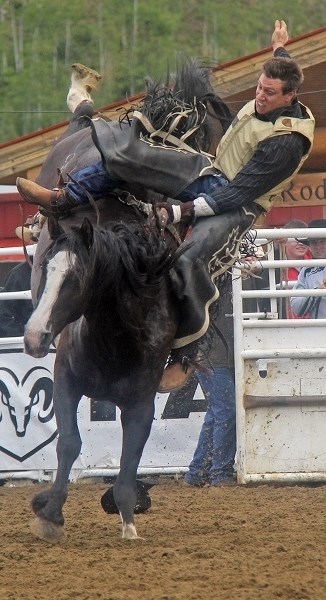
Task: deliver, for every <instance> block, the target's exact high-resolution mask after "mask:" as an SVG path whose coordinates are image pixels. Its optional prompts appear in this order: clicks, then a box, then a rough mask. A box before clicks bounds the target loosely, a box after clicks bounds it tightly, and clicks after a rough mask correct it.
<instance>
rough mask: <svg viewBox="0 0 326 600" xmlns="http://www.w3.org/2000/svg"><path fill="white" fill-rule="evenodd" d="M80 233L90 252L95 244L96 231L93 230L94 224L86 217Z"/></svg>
mask: <svg viewBox="0 0 326 600" xmlns="http://www.w3.org/2000/svg"><path fill="white" fill-rule="evenodd" d="M80 233H81V235H82V238H83V242H84V244H85V246H86V247H87V249H88V250H89V249H90V247H91V246H92V244H93V239H94V230H93V225H92V223H91V222H90V220H89V219H87V218H86V217H85V218H84V220H83V222H82V225H81V228H80Z"/></svg>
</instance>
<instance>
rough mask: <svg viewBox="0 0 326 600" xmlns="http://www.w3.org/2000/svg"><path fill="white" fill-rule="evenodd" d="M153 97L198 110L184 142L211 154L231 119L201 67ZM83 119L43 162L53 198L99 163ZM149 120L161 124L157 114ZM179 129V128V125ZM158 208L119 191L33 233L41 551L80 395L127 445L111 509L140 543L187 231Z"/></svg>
mask: <svg viewBox="0 0 326 600" xmlns="http://www.w3.org/2000/svg"><path fill="white" fill-rule="evenodd" d="M158 89H161V90H165V92H166V94H165V98H166V97H168V98H169V100H170V101H171V104H173V103H175V104H177V105H178V106H179V107H180V106H182V107H189V106H192V107H193V106H194V103H195V104H196V106H197V107H198V106H199V107H200V109H201V110H202V112H203V115H202V117H199V118H200V126H198V111H197V113H196V119H197V121H196V123H197V126H196V127H192V124H191V122H190V121H191V119H188V125H187V126H188V127H189V135H187V136H186V142H187V144H188V145H189V146H192V147H193V148H195V150H196V151H202V152H205V153H211V154H212V155H214V153H215V149H216V145H217V143H218V141H219V139H220V137H221V135H222V134H223V132H224V131H225V130H226V128H227V126H228V125H229V124H230V122H231V119H232V114H231V112H230V110H229V109H228V107H227V106H226V105H225V103H224V102H223V100H221V98H219V97H218V96H217V95H216V94H215V93H214V92H213V89H212V87H211V84H210V83H209V77H208V75H207V69H206V70H205V69H203V68H202V67H201V66H200V64H199V63H198V62H197V61H185V63H184V65H183V66H182V68H180V69H179V71H178V73H177V77H176V80H175V82H174V84H173V85H172V86H171V85H170V83H168V82H167V83H166V84H163V85H161V86H160V87H159V88H158V87H157V86H156V85H154V84H153V83H152V82H148V90H147V93H146V95H145V97H144V102H145V103H146V100H148V99H152V98H153V95H154V94H157V90H158ZM88 109H89V107H88ZM91 117H92V114H89V110H88V114H87V115H85V114H84V113H83V112H80V107H77V109H76V111H75V113H74V116H73V119H72V121H71V123H70V125H69V127H68V129H67V131H66V132H65V134H64V135H63V137H62V139H61V140H59V141H58V142H57V143H56V144H55V146H54V147H53V148H52V150H51V151H50V153H49V156H48V157H47V159H46V161H45V162H44V164H43V167H42V170H41V173H40V175H39V177H38V183H40V184H41V185H44V186H45V187H48V188H53V187H55V186H56V185H57V184H58V172H60V178H65V177H73V176H74V173H75V172H76V171H77V170H78V169H80V168H82V167H84V166H86V165H88V164H91V163H93V162H96V161H98V160H100V157H101V155H100V152H99V150H98V148H97V147H96V145H95V144H94V143H93V136H92V133H93V129H92V127H91V126H89V125H90V124H91ZM156 117H158V119H160V117H161V115H160V112H159V111H158V114H157V115H156ZM124 118H125V119H129V118H130V115H129V114H126V115H124ZM161 120H162V119H161ZM178 123H180V128H179V129H180V131H181V130H182V129H183V130H184V127H185V126H186V124H185V123H183V124H182V121H180V120H178ZM181 124H182V127H181ZM190 130H191V131H190ZM176 169H178V165H177V164H176ZM163 199H164V198H163ZM159 200H161V201H162V196H160V195H159V194H157V193H156V192H153V191H152V190H151V189H147V188H146V187H145V186H144V185H141V183H139V184H135V185H130V184H129V185H127V184H126V185H124V186H122V189H119V190H117V191H116V192H115V193H113V194H110V195H109V197H106V198H103V200H100V201H98V202H96V205H95V203H94V202H90V204H89V205H88V206H86V207H83V208H81V209H80V210H76V209H74V210H73V211H72V214H71V216H69V217H67V218H64V219H60V220H59V221H58V220H56V219H53V218H50V217H49V218H48V220H47V223H46V224H45V225H44V227H43V229H42V231H41V235H40V238H39V242H38V247H37V252H36V255H35V258H34V264H33V273H32V297H33V303H34V307H35V309H34V312H33V314H32V316H31V318H30V320H29V321H28V323H27V325H26V329H25V336H24V343H25V350H26V352H27V353H28V354H30V355H32V356H34V357H43V356H45V355H46V354H47V352H48V350H49V348H50V345H51V344H53V343H54V344H55V345H56V359H55V365H54V390H53V402H54V410H55V416H56V420H57V427H58V441H57V458H58V467H57V474H56V478H55V481H54V483H53V485H52V487H50V488H49V489H48V490H47V491H45V492H42V493H39V494H37V495H36V496H35V497H34V499H33V501H32V508H33V511H34V513H35V515H36V517H35V519H34V521H33V523H32V531H33V533H34V534H35V535H37V536H38V537H40V538H42V539H44V540H46V541H48V542H52V543H55V542H57V541H58V540H59V539H60V538H61V536H62V534H63V526H64V516H63V506H64V503H65V501H66V499H67V495H68V481H69V474H70V471H71V468H72V465H73V463H74V461H75V460H76V459H77V457H78V455H79V453H80V450H81V444H82V441H81V437H80V434H79V430H78V424H77V408H78V403H79V401H80V399H81V397H82V396H83V395H84V396H87V397H90V398H93V399H96V400H99V401H100V400H110V401H111V402H113V403H114V404H115V405H116V406H118V407H119V409H120V411H121V424H122V430H123V441H122V451H121V461H120V470H119V474H118V476H117V478H116V480H115V483H114V486H113V501H114V504H115V506H116V507H117V511H118V512H119V513H120V517H121V521H122V537H123V538H127V539H134V538H137V537H138V536H137V532H136V527H135V523H134V509H135V506H136V503H137V487H136V475H137V469H138V466H139V462H140V459H141V456H142V452H143V449H144V446H145V443H146V441H147V439H148V436H149V434H150V430H151V426H152V422H153V418H154V399H155V395H156V392H157V389H158V386H159V382H160V378H161V376H162V373H163V370H164V366H165V364H166V360H167V357H168V355H169V352H170V349H171V346H172V342H173V339H174V336H175V332H176V328H177V324H178V318H179V313H178V311H179V307H178V303H177V301H176V298H175V296H174V293H173V289H172V286H171V281H170V278H169V273H170V270H171V268H172V266H173V265H174V264H175V263H176V261H177V260H178V257H179V256H180V254H182V252H183V250H184V248H185V247H186V246H187V241H183V240H184V238H185V235H186V229H185V227H183V226H182V225H181V226H179V227H178V228H175V227H170V228H162V224H161V223H160V220H159V219H158V218H157V213H156V212H155V204H156V202H157V201H159ZM148 205H150V206H151V207H152V210H151V211H148V210H146V207H148Z"/></svg>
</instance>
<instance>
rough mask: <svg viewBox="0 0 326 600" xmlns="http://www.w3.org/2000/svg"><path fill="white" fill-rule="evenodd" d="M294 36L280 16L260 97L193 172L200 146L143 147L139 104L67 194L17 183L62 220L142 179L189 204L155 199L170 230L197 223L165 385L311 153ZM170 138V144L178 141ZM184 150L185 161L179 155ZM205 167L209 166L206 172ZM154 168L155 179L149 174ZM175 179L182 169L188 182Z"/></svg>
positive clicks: (181, 273) (185, 362) (182, 263)
mask: <svg viewBox="0 0 326 600" xmlns="http://www.w3.org/2000/svg"><path fill="white" fill-rule="evenodd" d="M288 39H289V36H288V31H287V25H286V23H285V22H284V21H283V20H276V22H275V29H274V32H273V34H272V46H273V51H274V57H273V58H271V59H270V60H268V61H266V63H265V64H264V65H263V69H262V73H261V75H260V77H259V80H258V83H257V89H256V95H255V99H254V100H251V101H250V102H248V103H247V104H245V106H243V108H241V109H240V111H239V112H238V114H237V116H236V117H235V119H234V120H233V122H232V124H231V125H230V126H229V128H228V129H227V131H226V132H225V133H224V135H223V137H222V139H221V141H220V143H219V144H218V147H217V150H216V156H215V157H213V159H212V161H211V160H210V159H209V158H207V156H205V157H204V156H203V154H202V153H197V154H195V160H196V165H197V168H194V162H193V157H194V154H193V152H178V153H176V151H175V146H177V147H178V143H174V148H170V150H169V143H167V145H166V146H165V147H164V149H163V150H162V148H161V145H160V144H157V145H156V146H155V144H154V146H155V150H153V144H152V143H151V144H149V143H143V140H144V139H145V141H146V140H148V139H149V136H151V137H152V135H151V134H150V133H149V130H148V129H146V118H145V117H146V115H142V112H141V110H140V111H136V112H134V117H133V119H132V121H131V126H130V128H129V129H128V130H127V133H125V134H124V137H123V136H122V134H121V133H120V129H121V128H120V129H119V133H117V131H118V130H114V131H113V128H110V127H109V128H107V129H108V131H110V132H111V134H112V135H113V133H114V132H116V133H114V137H115V142H114V143H112V144H108V147H107V148H106V150H107V152H106V156H107V160H106V163H105V164H103V163H102V162H100V163H96V164H94V165H89V166H88V167H86V168H85V169H83V170H81V171H78V172H77V173H75V175H74V181H70V182H68V183H67V184H66V185H65V186H64V187H63V188H61V189H60V190H48V189H46V188H43V187H41V186H38V185H37V184H35V183H34V182H31V181H28V180H26V179H22V178H18V180H17V188H18V191H19V192H20V194H21V195H22V197H23V198H24V199H25V200H26V202H29V203H31V204H38V205H40V206H42V207H43V209H45V210H47V211H48V212H49V213H52V214H55V215H57V216H58V217H59V216H64V215H65V214H67V210H68V212H69V211H70V210H71V209H72V208H73V207H76V206H78V205H80V204H85V202H88V197H89V196H88V193H89V194H91V196H93V198H94V199H96V198H101V197H103V195H104V194H108V193H110V192H111V191H113V190H114V189H116V188H117V187H119V184H120V186H121V181H122V179H123V181H127V182H128V183H131V184H133V183H137V181H138V183H139V178H140V177H141V178H142V181H143V183H144V185H145V184H146V186H147V187H148V188H150V189H153V190H154V191H156V192H158V193H161V194H165V195H166V196H168V197H170V198H176V199H177V200H179V201H180V202H181V203H178V204H177V203H174V202H172V203H169V202H163V203H160V204H158V205H157V206H158V208H159V216H160V220H161V223H162V224H163V222H164V225H165V226H167V225H170V224H172V223H178V222H180V221H184V222H186V223H188V224H189V223H193V227H192V233H191V237H190V238H189V242H190V244H189V247H188V248H187V250H186V251H185V252H184V253H183V254H182V255H181V256H180V257H179V259H178V260H177V261H176V264H175V267H174V268H173V269H172V270H171V273H170V279H171V282H172V287H173V290H174V292H175V296H176V298H178V300H179V302H180V309H179V314H180V323H179V327H178V331H177V332H176V337H175V340H174V343H173V349H172V352H171V355H170V361H169V364H168V365H167V367H166V369H165V371H164V374H163V379H162V381H161V385H160V391H164V392H169V391H172V390H175V389H178V388H179V387H182V386H183V385H184V384H185V383H186V381H187V379H188V378H189V377H190V376H191V374H192V373H193V372H194V370H195V368H196V366H197V365H196V354H197V347H198V340H199V339H200V337H201V336H202V335H204V334H205V332H206V330H207V328H208V325H209V307H210V305H211V304H212V303H213V302H214V301H215V300H216V299H217V298H218V288H217V284H216V282H218V278H219V277H220V275H221V274H222V273H223V272H225V270H226V269H228V268H229V267H230V266H231V265H232V263H233V262H234V260H235V257H236V255H237V250H238V247H239V242H240V240H241V238H242V236H243V235H245V233H246V232H247V231H248V230H249V229H250V228H251V227H252V226H253V224H254V223H255V221H256V220H257V219H258V218H259V217H260V216H261V215H263V214H264V213H266V211H268V210H270V208H271V207H272V206H273V203H274V201H275V198H277V197H278V195H279V194H281V192H282V191H283V190H284V189H286V187H287V185H288V184H289V182H290V181H291V179H292V178H293V177H294V175H295V174H296V173H297V172H298V171H299V170H300V168H301V167H302V165H303V163H304V161H305V160H306V158H307V157H308V155H309V153H310V151H311V147H312V143H313V134H314V126H315V121H314V117H313V115H312V113H311V111H310V110H309V108H308V107H306V106H304V105H303V104H302V103H301V102H299V101H298V98H297V92H298V89H299V87H300V85H301V83H302V82H303V73H302V69H301V68H300V67H299V65H298V64H297V62H296V61H295V60H293V59H291V57H290V55H289V53H288V52H287V51H286V49H285V48H284V45H285V44H286V42H287V41H288ZM150 125H151V124H150ZM150 129H151V126H150ZM154 130H155V128H154ZM124 131H125V132H126V130H125V129H124ZM107 135H108V136H109V133H107ZM126 136H127V139H126ZM109 137H110V136H109ZM111 137H112V136H111ZM174 137H175V136H172V138H174ZM172 138H166V141H167V142H171V144H172V142H173V140H172ZM172 145H173V144H172ZM135 148H136V149H137V150H135ZM169 152H170V154H168V153H169ZM157 153H160V156H162V155H164V157H165V158H164V161H165V163H166V162H167V158H168V156H170V158H171V157H173V161H172V163H173V169H174V171H173V172H172V173H171V174H169V176H164V177H159V176H158V172H159V169H158V168H157V163H158V158H157ZM177 154H178V156H179V158H178V160H179V161H181V160H182V167H181V163H180V164H179V162H178V161H177V160H175V157H176V155H177ZM142 156H143V160H142V159H141V157H142ZM203 161H204V162H203ZM207 161H208V162H207ZM165 163H164V166H165ZM199 164H200V169H199V170H198V165H199ZM204 164H205V165H206V167H209V173H207V174H206V172H207V169H206V167H205V169H204ZM150 165H151V168H150ZM186 165H187V168H186ZM155 167H156V168H155ZM190 167H191V168H190ZM161 168H162V167H161ZM203 170H204V171H205V173H204V174H203ZM165 172H166V169H165ZM151 173H154V174H155V176H152V177H150V175H151ZM185 173H186V174H187V175H186V176H185V175H184V174H185ZM177 175H178V176H180V175H182V177H183V180H182V182H181V183H180V179H179V177H177ZM80 184H81V185H80ZM163 188H164V189H163Z"/></svg>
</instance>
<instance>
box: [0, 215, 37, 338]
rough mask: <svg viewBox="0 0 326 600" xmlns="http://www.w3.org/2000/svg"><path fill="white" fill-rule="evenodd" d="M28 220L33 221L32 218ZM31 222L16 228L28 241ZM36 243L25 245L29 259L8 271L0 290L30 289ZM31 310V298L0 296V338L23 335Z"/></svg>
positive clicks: (20, 235) (19, 290) (21, 236)
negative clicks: (5, 298) (4, 298)
mask: <svg viewBox="0 0 326 600" xmlns="http://www.w3.org/2000/svg"><path fill="white" fill-rule="evenodd" d="M30 220H32V221H33V224H34V218H31V219H30ZM33 224H32V223H29V221H28V222H27V223H25V225H24V226H23V227H17V228H16V235H17V236H18V237H19V238H21V239H23V240H24V242H25V243H26V242H27V243H29V244H30V242H31V241H32V238H33V231H32V229H30V226H31V227H32V226H33ZM35 249H36V244H30V245H28V246H27V247H26V251H27V254H29V260H25V261H24V262H22V263H20V264H19V265H16V266H15V267H13V269H11V271H10V272H9V273H8V275H7V277H6V279H5V282H4V286H3V287H2V288H1V292H21V291H25V290H30V289H31V273H32V262H33V254H34V252H35ZM32 312H33V305H32V301H31V300H20V299H17V300H1V296H0V338H2V337H18V336H22V335H24V327H25V324H26V323H27V321H28V319H29V318H30V316H31V314H32Z"/></svg>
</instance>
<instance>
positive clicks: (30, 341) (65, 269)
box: [24, 219, 93, 358]
mask: <svg viewBox="0 0 326 600" xmlns="http://www.w3.org/2000/svg"><path fill="white" fill-rule="evenodd" d="M49 232H50V235H51V239H52V245H51V246H50V248H49V249H48V251H47V252H46V254H45V257H44V259H43V263H42V275H41V280H40V284H39V289H38V294H37V295H38V302H37V307H36V309H35V310H34V312H33V314H32V316H31V318H30V319H29V321H28V323H27V324H26V327H25V335H24V344H25V352H26V353H27V354H30V355H31V356H34V357H35V358H40V357H42V356H45V355H46V354H47V352H48V350H49V347H50V345H51V343H52V342H53V340H54V339H55V338H56V337H57V336H58V335H59V334H60V333H61V331H62V330H63V329H64V327H65V326H66V325H68V324H69V323H72V322H73V321H75V320H77V319H78V318H79V317H80V316H81V315H82V314H83V308H84V306H83V295H82V294H81V289H82V283H81V277H82V273H80V272H79V270H78V264H79V258H80V256H81V255H85V254H87V252H88V249H89V247H90V245H91V243H92V232H93V230H92V226H91V224H90V223H89V221H87V220H86V219H85V221H84V223H83V225H82V227H80V228H78V229H77V228H76V231H75V232H74V235H72V234H69V235H67V234H66V233H65V232H64V231H63V229H62V228H61V227H60V225H59V223H58V222H57V221H55V220H52V219H51V220H49ZM77 249H78V252H77Z"/></svg>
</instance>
